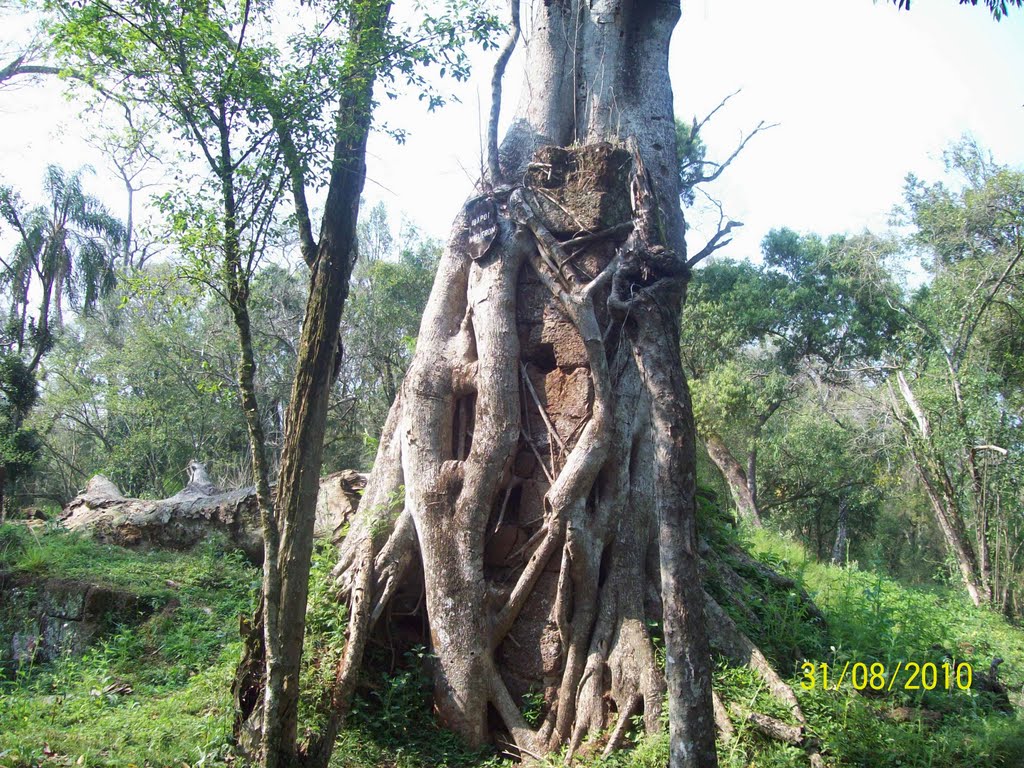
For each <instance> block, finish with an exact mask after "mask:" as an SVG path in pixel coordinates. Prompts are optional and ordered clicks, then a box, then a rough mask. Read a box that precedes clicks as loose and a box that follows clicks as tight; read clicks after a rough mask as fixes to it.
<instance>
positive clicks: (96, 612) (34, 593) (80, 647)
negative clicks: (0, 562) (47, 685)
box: [0, 575, 154, 665]
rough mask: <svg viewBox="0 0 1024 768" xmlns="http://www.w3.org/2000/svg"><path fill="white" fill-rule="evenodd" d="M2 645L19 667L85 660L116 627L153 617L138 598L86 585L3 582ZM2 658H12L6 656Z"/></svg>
mask: <svg viewBox="0 0 1024 768" xmlns="http://www.w3.org/2000/svg"><path fill="white" fill-rule="evenodd" d="M0 608H2V613H3V615H4V621H3V622H2V623H0V630H6V632H10V634H9V635H8V634H6V632H4V631H0V643H2V646H3V647H4V650H7V649H9V651H10V659H11V661H12V662H13V663H14V664H15V665H24V664H27V663H37V662H46V661H52V660H54V659H57V658H59V657H61V656H64V655H68V654H70V655H73V656H78V655H80V654H81V653H82V652H83V651H84V650H85V649H86V648H87V647H88V646H89V645H90V644H92V643H93V642H94V641H95V640H96V639H97V638H98V637H99V636H101V635H102V634H103V632H104V631H105V630H106V629H107V628H108V627H110V626H113V625H114V624H129V625H130V624H137V623H139V622H140V621H142V620H143V619H144V618H145V617H146V616H148V615H149V614H150V613H152V612H153V609H154V608H153V606H152V605H150V604H148V603H143V602H142V601H140V600H139V597H138V595H136V594H135V593H133V592H131V591H128V590H123V589H115V588H113V587H108V586H104V585H97V584H92V583H90V582H86V581H77V580H69V579H53V578H47V579H38V578H34V577H31V576H11V575H6V576H3V577H0ZM2 656H7V654H6V653H4V654H2Z"/></svg>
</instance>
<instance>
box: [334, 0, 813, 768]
mask: <svg viewBox="0 0 1024 768" xmlns="http://www.w3.org/2000/svg"><path fill="white" fill-rule="evenodd" d="M513 7H515V5H514V6H513ZM678 18H679V5H678V3H677V2H639V0H634V1H630V0H598V1H596V2H590V3H578V2H568V1H561V2H560V1H559V0H554V1H553V2H546V3H543V4H539V3H538V4H536V5H535V6H534V7H533V8H532V14H531V16H530V29H528V34H527V35H526V36H525V39H527V40H528V44H527V47H526V69H527V77H526V83H527V85H526V90H525V92H524V94H523V97H522V99H521V102H520V105H519V109H518V112H517V114H516V117H515V119H514V121H513V123H512V126H511V128H510V130H509V132H508V134H507V135H506V137H505V140H504V142H503V144H502V146H501V151H500V153H492V157H494V161H493V162H491V163H490V167H491V169H492V171H491V174H490V175H489V177H488V178H486V179H484V180H482V183H481V187H482V189H483V190H485V193H484V194H483V195H481V196H480V197H477V198H474V199H472V200H470V201H469V202H468V203H467V204H466V206H465V207H464V209H463V211H462V213H461V214H460V216H459V217H458V218H457V220H456V222H455V224H454V226H453V233H452V236H451V239H450V241H449V243H448V246H447V248H446V250H445V253H444V255H443V256H442V258H441V261H440V264H439V266H438V271H437V275H436V278H435V283H434V288H433V291H432V293H431V297H430V300H429V303H428V305H427V308H426V311H425V314H424V317H423V321H422V325H421V328H420V335H419V338H418V341H417V353H416V356H415V358H414V360H413V362H412V364H411V366H410V369H409V372H408V374H407V376H406V379H405V381H404V383H403V385H402V387H401V390H400V392H399V394H398V397H397V399H396V401H395V404H394V406H393V407H392V409H391V412H390V415H389V418H388V421H387V424H386V426H385V429H384V433H383V435H382V438H381V441H380V446H379V451H378V455H377V459H376V463H375V465H374V470H373V474H372V476H371V478H370V480H369V483H368V486H367V490H366V493H365V495H364V499H363V501H362V503H361V506H360V513H359V514H358V515H357V518H356V520H355V521H354V522H353V524H352V527H351V530H350V532H349V534H348V536H347V538H346V539H345V540H344V542H343V543H342V547H341V552H340V558H339V564H338V567H337V571H336V577H337V579H338V584H339V587H340V593H341V596H342V599H345V600H347V601H348V603H349V630H348V633H349V634H348V648H347V649H346V653H345V658H344V660H343V662H342V663H341V664H340V665H339V668H338V670H337V678H336V684H335V690H334V693H333V701H334V703H335V706H336V707H337V708H338V711H336V713H335V714H336V717H335V718H334V720H332V722H331V724H330V725H329V726H328V732H327V733H325V734H322V739H321V740H322V741H323V740H326V742H327V743H328V744H329V742H330V741H331V739H332V738H333V735H334V732H335V731H336V729H337V727H338V726H339V725H340V722H341V719H342V717H341V716H340V715H339V711H340V712H342V713H343V711H344V708H345V707H346V701H347V696H348V695H349V694H350V693H351V691H352V688H353V686H354V680H355V676H356V673H357V670H358V667H359V664H360V659H361V654H362V649H363V647H364V646H365V643H366V639H367V635H368V633H369V632H370V631H372V628H373V626H374V624H375V623H376V622H377V621H378V620H379V619H380V618H381V616H382V615H384V613H385V609H386V607H387V606H388V605H389V603H390V602H391V601H392V600H393V599H395V598H396V595H400V594H402V591H403V590H406V591H409V590H411V591H413V592H414V593H418V592H419V590H420V589H422V591H423V594H424V595H425V599H424V601H423V602H424V605H425V610H426V615H427V619H428V621H429V642H430V645H431V650H432V651H433V654H434V656H435V657H436V660H435V664H434V666H435V679H436V686H435V702H436V707H437V711H438V713H439V715H440V717H441V718H442V719H443V721H444V722H445V723H447V725H448V726H450V727H451V728H452V729H454V730H455V731H457V732H458V733H460V734H461V735H462V736H463V737H464V738H465V739H466V741H467V742H469V743H470V744H474V745H479V744H482V743H485V742H488V741H493V740H497V741H499V742H500V743H503V744H504V745H505V746H506V748H507V749H509V750H510V751H512V752H516V751H518V752H519V753H520V754H522V755H524V756H528V755H537V754H544V753H547V752H549V751H552V750H555V749H557V748H559V747H561V746H568V749H569V753H570V755H571V754H572V753H574V752H575V751H576V750H578V749H580V748H581V745H583V744H584V742H585V741H586V740H594V739H596V740H597V741H596V742H595V743H596V744H597V745H598V746H600V747H603V748H605V749H607V750H611V749H613V748H615V746H617V745H618V744H619V743H621V741H622V739H623V738H624V736H625V734H626V732H627V726H628V724H629V722H630V718H631V716H633V715H642V719H643V722H644V723H645V726H646V728H647V729H648V731H651V730H654V729H656V728H657V727H658V721H659V714H660V709H661V702H662V697H663V694H664V691H665V686H666V682H667V688H668V701H669V709H670V723H671V736H672V738H671V761H670V762H671V765H672V766H677V767H678V766H713V765H715V764H716V762H717V760H716V756H715V746H714V736H715V728H714V724H715V719H714V715H713V708H712V699H713V696H712V692H711V674H710V668H711V664H710V662H711V645H709V641H708V638H707V636H706V633H705V626H704V609H705V605H706V604H708V603H707V601H708V600H710V598H708V597H707V596H706V594H705V593H704V591H703V589H702V584H701V576H700V571H699V567H700V558H699V556H698V538H697V532H696V520H695V482H696V481H695V444H694V425H693V418H692V412H691V405H690V398H689V392H688V389H687V385H686V381H685V378H684V376H683V372H682V367H681V364H680V359H679V322H680V309H681V304H682V300H683V298H684V296H685V287H686V282H687V280H688V277H689V266H688V264H687V260H686V247H685V242H684V238H683V235H684V223H683V218H682V212H681V209H680V205H679V175H678V164H677V160H676V152H675V125H674V120H673V103H672V91H671V86H670V83H669V78H668V72H667V65H668V46H669V39H670V36H671V33H672V30H673V28H674V26H675V24H676V21H677V20H678ZM497 90H500V89H496V91H497ZM715 571H716V574H718V577H719V578H721V579H723V580H724V581H725V582H728V583H732V584H733V586H737V587H739V586H741V585H742V582H744V579H743V578H742V577H740V576H739V575H738V574H737V573H736V572H735V571H733V570H732V568H731V566H729V565H728V564H727V563H726V562H725V561H724V560H722V559H721V558H719V560H718V565H717V566H716V569H715ZM742 593H743V590H742V589H740V590H739V592H738V594H742ZM711 603H712V604H714V605H715V606H717V603H714V601H713V600H712V601H711ZM719 614H720V615H719ZM715 619H716V624H715V626H716V628H717V629H718V630H721V632H723V633H725V634H728V635H729V638H728V639H727V640H723V639H721V638H719V642H718V643H717V644H716V646H715V647H717V648H718V649H719V650H720V651H722V652H724V653H730V652H731V654H732V655H733V656H738V657H740V661H742V662H743V663H750V664H751V665H752V666H754V667H755V668H756V669H758V671H759V673H761V674H762V675H763V676H764V677H765V679H766V680H768V681H769V685H771V686H772V690H775V691H786V692H788V694H787V695H786V696H785V697H784V698H785V700H786V702H787V703H790V704H791V705H792V707H793V711H794V714H795V716H796V717H797V719H798V720H800V721H802V717H803V716H802V714H801V713H800V711H799V706H798V705H796V700H795V698H794V697H793V696H792V692H791V691H789V689H788V687H787V686H785V684H784V683H782V681H781V680H779V678H778V676H777V675H775V673H774V672H773V671H772V670H771V668H770V666H769V665H768V664H767V662H765V661H764V657H763V655H761V654H760V652H759V651H757V649H756V648H755V647H754V646H753V644H752V643H750V641H749V640H747V639H746V638H745V637H743V635H742V633H741V632H739V630H738V629H737V628H736V626H735V624H733V623H732V621H731V619H729V618H728V616H727V615H726V614H724V613H723V612H721V610H720V609H718V611H717V612H716V614H715ZM659 623H660V625H661V627H662V628H663V632H664V636H665V641H666V648H667V654H666V657H667V658H666V670H665V672H664V673H662V671H661V670H660V669H659V666H658V664H657V662H656V653H655V647H654V638H653V637H652V626H653V627H656V626H658V624H659ZM537 690H539V691H541V692H542V693H543V698H544V707H543V712H542V715H543V716H542V717H541V719H540V724H539V725H538V726H536V727H532V726H531V725H529V724H528V723H527V721H526V719H525V718H524V716H523V715H522V713H521V709H520V705H521V704H522V700H523V697H524V696H525V695H526V694H528V693H529V692H531V691H537ZM719 703H720V702H719ZM715 709H716V711H718V712H720V713H722V716H721V717H720V718H719V722H720V723H721V722H722V721H723V719H724V722H725V723H726V724H727V722H728V718H727V715H725V714H724V711H725V710H724V708H723V707H720V706H716V708H715ZM722 727H723V728H725V727H726V725H722ZM609 729H610V730H609ZM608 734H610V735H608ZM328 750H329V747H328Z"/></svg>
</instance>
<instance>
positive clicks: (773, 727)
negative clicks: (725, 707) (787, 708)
mask: <svg viewBox="0 0 1024 768" xmlns="http://www.w3.org/2000/svg"><path fill="white" fill-rule="evenodd" d="M729 709H730V710H731V711H732V713H733V715H734V716H735V717H736V718H738V719H739V720H744V721H746V722H747V723H749V724H750V725H751V726H753V727H754V729H755V730H756V731H758V732H759V733H762V734H764V735H765V736H767V737H768V738H771V739H775V740H776V741H784V742H785V743H787V744H792V745H793V746H794V747H799V746H801V745H802V744H803V743H804V727H803V726H802V725H787V724H786V723H784V722H782V721H781V720H779V719H778V718H774V717H771V716H770V715H765V714H762V713H760V712H751V711H749V710H747V709H744V708H743V707H741V706H740V705H739V704H733V705H731V706H730V707H729Z"/></svg>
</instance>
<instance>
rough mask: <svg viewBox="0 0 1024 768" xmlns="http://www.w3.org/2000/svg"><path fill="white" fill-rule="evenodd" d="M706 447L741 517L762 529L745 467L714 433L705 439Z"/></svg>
mask: <svg viewBox="0 0 1024 768" xmlns="http://www.w3.org/2000/svg"><path fill="white" fill-rule="evenodd" d="M704 446H705V447H706V448H707V451H708V456H710V457H711V460H712V461H713V462H714V463H715V466H716V467H718V471H719V472H721V473H722V477H723V478H724V479H725V484H726V486H728V488H729V494H730V495H731V496H732V500H733V503H734V504H735V505H736V510H737V511H738V512H739V514H740V517H741V518H742V519H743V520H745V521H746V522H748V523H750V524H751V525H754V526H755V527H757V528H761V527H762V526H763V525H764V522H763V521H762V520H761V513H760V511H759V510H758V508H757V503H756V502H755V501H754V497H753V495H752V494H751V491H750V486H749V485H748V482H747V481H748V480H749V476H748V475H747V473H745V472H744V471H743V466H742V465H741V464H740V463H739V462H738V461H737V460H736V458H735V457H734V456H733V455H732V452H731V451H730V450H729V447H728V446H727V445H726V444H725V441H724V440H722V438H720V437H719V436H718V435H716V434H714V433H713V432H712V433H709V434H707V435H706V436H705V437H704Z"/></svg>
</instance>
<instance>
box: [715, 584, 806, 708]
mask: <svg viewBox="0 0 1024 768" xmlns="http://www.w3.org/2000/svg"><path fill="white" fill-rule="evenodd" d="M704 596H705V600H706V602H705V604H704V615H705V616H706V617H707V623H708V636H709V638H710V639H711V644H712V646H713V647H715V648H716V649H717V650H718V651H719V652H720V653H722V654H724V655H725V656H727V657H729V658H730V659H732V661H733V662H735V663H737V664H743V665H746V666H748V667H750V668H751V669H752V670H754V671H755V672H757V674H758V675H760V677H761V679H762V680H764V682H765V685H767V686H768V690H769V691H771V693H772V695H774V696H775V697H776V698H777V699H778V700H779V701H781V702H782V703H784V704H786V705H787V706H788V707H789V709H790V711H791V712H792V713H793V717H794V718H796V720H797V721H798V722H800V723H805V722H807V721H806V719H805V718H804V713H803V710H802V709H801V708H800V702H799V701H797V698H796V694H794V693H793V689H792V688H790V687H789V685H788V684H787V683H786V682H785V681H784V680H783V679H782V678H781V677H779V673H778V672H776V671H775V668H774V667H773V666H772V665H771V664H770V663H769V661H768V659H766V658H765V656H764V654H763V653H761V650H760V649H759V648H758V647H757V646H756V645H754V644H753V643H752V642H751V641H750V638H748V637H747V636H746V635H744V634H743V633H742V632H741V631H740V629H739V627H737V626H736V622H734V621H733V620H732V619H731V618H730V617H729V614H727V613H726V612H725V611H723V610H722V606H720V605H719V604H718V603H717V602H716V601H715V599H714V598H713V597H711V595H708V594H707V593H705V595H704Z"/></svg>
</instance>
